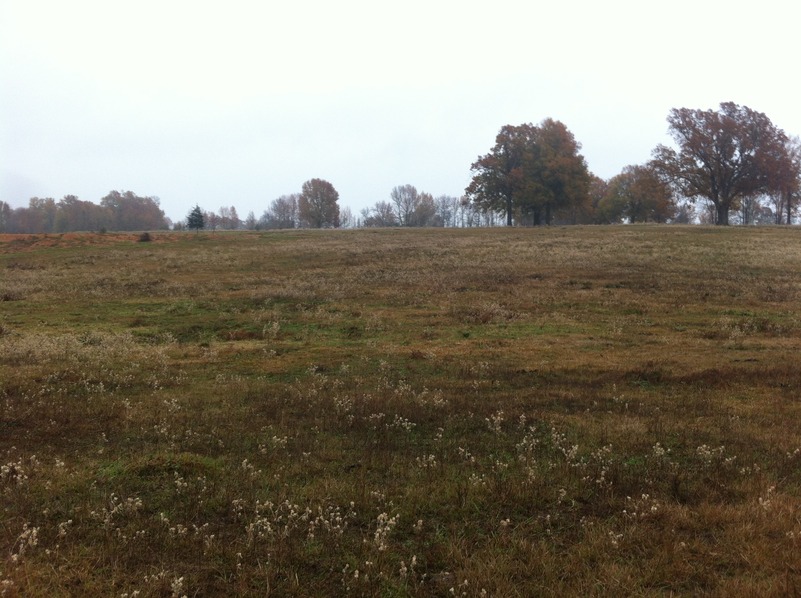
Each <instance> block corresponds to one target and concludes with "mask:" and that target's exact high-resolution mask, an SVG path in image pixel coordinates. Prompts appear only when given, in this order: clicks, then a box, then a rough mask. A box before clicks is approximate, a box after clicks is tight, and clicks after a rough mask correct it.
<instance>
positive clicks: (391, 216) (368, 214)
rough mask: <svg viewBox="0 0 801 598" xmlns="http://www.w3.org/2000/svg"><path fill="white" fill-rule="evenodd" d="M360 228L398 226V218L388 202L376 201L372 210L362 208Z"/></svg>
mask: <svg viewBox="0 0 801 598" xmlns="http://www.w3.org/2000/svg"><path fill="white" fill-rule="evenodd" d="M362 226H365V227H384V226H398V218H397V216H396V215H395V209H394V207H393V205H392V204H391V203H389V202H388V201H377V202H376V203H375V205H374V206H373V207H372V208H364V209H363V210H362Z"/></svg>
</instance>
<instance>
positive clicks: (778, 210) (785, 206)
mask: <svg viewBox="0 0 801 598" xmlns="http://www.w3.org/2000/svg"><path fill="white" fill-rule="evenodd" d="M785 151H786V154H787V159H786V161H785V162H784V163H783V164H782V165H781V167H780V168H779V170H778V172H776V173H775V177H776V185H775V187H776V188H775V189H774V190H773V192H772V193H771V194H770V200H771V203H772V204H773V206H774V208H775V210H774V212H775V216H776V224H782V217H783V216H784V217H785V219H784V222H785V223H786V224H792V222H793V212H794V211H795V210H796V209H797V206H798V203H799V201H801V139H799V138H798V137H792V138H790V139H788V140H787V143H786V144H785Z"/></svg>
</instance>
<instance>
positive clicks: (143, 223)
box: [100, 191, 167, 230]
mask: <svg viewBox="0 0 801 598" xmlns="http://www.w3.org/2000/svg"><path fill="white" fill-rule="evenodd" d="M100 205H101V207H103V208H106V210H107V211H108V218H109V221H108V228H110V229H112V230H144V229H164V228H167V222H166V219H165V217H164V212H163V211H162V210H161V208H160V207H159V198H158V197H141V196H139V195H136V194H135V193H134V192H133V191H124V192H121V191H110V192H109V194H108V195H106V196H105V197H104V198H103V199H101V200H100Z"/></svg>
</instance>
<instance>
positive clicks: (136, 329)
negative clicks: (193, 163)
mask: <svg viewBox="0 0 801 598" xmlns="http://www.w3.org/2000/svg"><path fill="white" fill-rule="evenodd" d="M149 236H150V241H148V242H140V241H141V236H140V234H139V233H125V234H122V233H119V234H117V233H104V234H99V233H98V234H92V233H85V234H84V233H68V234H61V235H59V234H48V235H2V236H0V273H1V274H0V495H2V517H0V519H1V520H2V523H0V548H2V551H3V552H2V554H3V557H2V558H0V594H2V595H5V596H22V595H47V596H75V595H103V596H119V597H122V596H125V597H126V598H131V597H133V596H140V597H146V596H148V597H149V596H175V597H179V596H216V595H219V596H223V595H242V596H247V595H253V596H264V595H276V596H284V595H293V596H321V595H329V596H338V595H353V596H452V595H458V596H575V595H581V596H608V595H637V596H663V595H710V596H733V595H760V596H787V595H796V594H799V593H801V552H800V551H799V550H798V543H799V542H801V516H799V513H801V401H800V400H799V399H800V398H801V367H799V365H801V364H799V359H798V350H799V345H800V344H801V229H797V228H795V227H765V228H751V227H701V226H675V225H633V226H570V227H547V228H481V229H420V230H406V229H359V230H326V231H322V230H284V231H236V232H228V231H218V232H215V233H211V232H200V233H195V232H160V231H157V232H150V235H149Z"/></svg>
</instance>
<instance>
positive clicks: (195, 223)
mask: <svg viewBox="0 0 801 598" xmlns="http://www.w3.org/2000/svg"><path fill="white" fill-rule="evenodd" d="M205 226H206V221H205V219H204V218H203V210H201V209H200V206H198V205H196V206H195V207H194V208H192V211H191V212H189V215H188V216H187V217H186V227H187V228H188V229H189V230H192V229H194V230H195V232H199V231H200V229H202V228H205Z"/></svg>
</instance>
